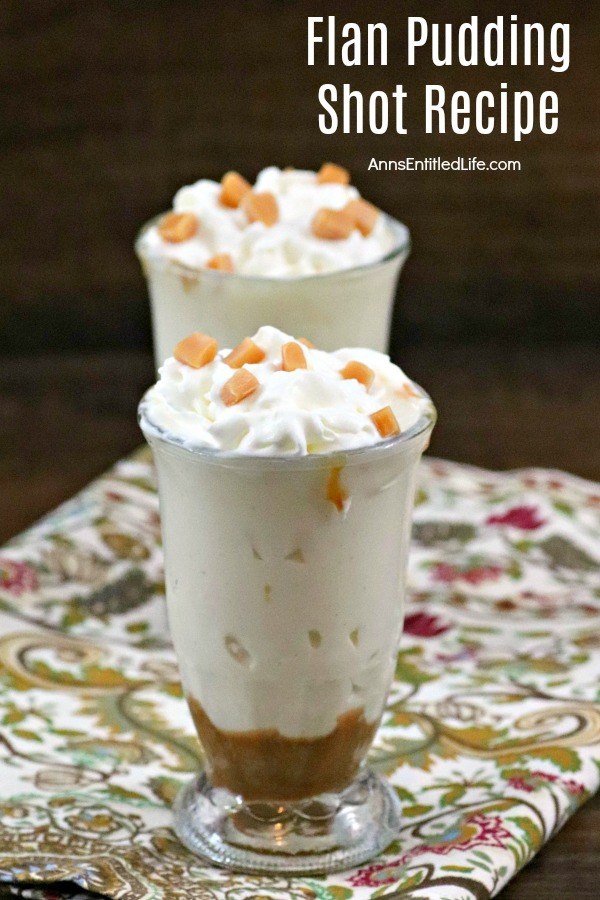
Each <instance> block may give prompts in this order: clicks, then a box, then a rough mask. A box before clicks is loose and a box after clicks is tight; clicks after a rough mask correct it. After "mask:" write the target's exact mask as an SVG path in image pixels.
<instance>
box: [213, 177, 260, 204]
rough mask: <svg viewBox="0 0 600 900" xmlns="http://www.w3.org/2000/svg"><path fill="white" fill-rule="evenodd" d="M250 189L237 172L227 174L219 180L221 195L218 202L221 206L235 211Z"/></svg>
mask: <svg viewBox="0 0 600 900" xmlns="http://www.w3.org/2000/svg"><path fill="white" fill-rule="evenodd" d="M251 190H252V188H251V186H250V185H249V184H248V182H247V181H246V179H245V178H242V176H241V175H240V174H239V172H227V173H226V174H225V175H223V177H222V178H221V194H220V196H219V200H220V201H221V203H222V204H223V206H229V207H231V209H237V208H238V206H239V205H240V203H241V202H242V200H243V199H244V197H245V196H246V194H247V193H248V192H249V191H251Z"/></svg>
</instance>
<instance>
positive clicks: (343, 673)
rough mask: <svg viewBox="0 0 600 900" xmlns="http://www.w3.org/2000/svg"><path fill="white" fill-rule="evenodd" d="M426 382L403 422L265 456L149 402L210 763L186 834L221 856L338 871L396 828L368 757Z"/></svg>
mask: <svg viewBox="0 0 600 900" xmlns="http://www.w3.org/2000/svg"><path fill="white" fill-rule="evenodd" d="M260 334H261V332H259V336H260ZM256 340H257V341H258V336H257V337H256ZM321 356H325V354H322V355H321ZM327 356H329V354H327ZM172 362H173V361H170V363H169V365H171V363H172ZM262 365H263V366H266V363H263V364H262ZM390 365H391V364H390ZM167 368H168V367H167ZM250 368H254V369H255V371H256V373H257V378H258V376H259V375H260V377H261V378H262V380H263V387H261V390H263V391H264V393H265V395H267V393H268V390H269V385H268V377H267V376H264V374H263V371H260V372H259V368H260V367H259V366H256V367H253V366H247V367H246V369H250ZM394 368H396V367H394ZM239 371H241V370H240V369H238V372H239ZM398 371H400V370H398ZM279 374H281V373H279ZM311 374H312V373H311ZM167 375H168V372H167ZM276 376H277V372H273V377H274V378H275V380H276ZM163 377H166V376H163ZM303 377H305V376H303ZM327 377H329V376H327ZM332 377H333V376H332ZM323 378H325V376H323ZM215 379H216V381H217V383H218V382H219V376H218V374H217V375H215ZM296 385H297V387H296V388H294V387H290V390H295V389H297V390H300V387H298V385H300V380H298V381H297V382H296ZM181 389H182V390H184V389H186V388H185V387H183V388H181ZM223 390H224V388H223ZM417 390H419V398H420V399H419V401H418V402H419V403H420V404H421V405H420V408H419V414H418V417H414V416H413V421H412V422H411V424H410V426H409V427H408V428H406V429H405V430H402V431H401V432H400V433H399V434H394V435H393V436H390V437H388V438H385V437H382V438H381V439H380V440H378V441H377V442H375V443H373V444H372V445H370V446H364V447H360V446H359V447H353V448H352V449H348V450H343V451H341V450H335V451H332V452H314V453H310V452H309V453H305V454H304V455H298V454H295V453H293V454H289V453H287V452H283V453H273V452H272V450H269V451H268V452H266V453H265V452H264V441H262V438H261V448H262V449H261V452H260V453H256V452H252V451H250V452H244V451H240V450H239V449H238V450H235V451H231V450H230V449H229V450H224V449H221V448H219V447H214V446H213V447H209V446H203V445H201V444H198V443H196V442H194V441H193V440H192V439H191V438H190V435H189V433H185V431H181V430H178V429H176V428H174V426H173V423H174V420H173V419H172V418H167V419H165V418H164V417H163V418H161V417H160V416H159V415H156V414H155V407H154V406H153V402H152V398H151V392H149V394H147V395H146V397H145V398H144V399H143V401H142V403H141V405H140V410H139V420H140V425H141V428H142V430H143V432H144V434H145V436H146V439H147V440H148V442H149V444H150V446H151V447H152V450H153V454H154V460H155V464H156V467H157V473H158V486H159V496H160V511H161V522H162V534H163V544H164V553H165V568H166V594H167V605H168V613H169V622H170V629H171V635H172V639H173V643H174V646H175V650H176V654H177V658H178V663H179V668H180V673H181V679H182V682H183V686H184V691H185V694H186V697H187V700H188V703H189V707H190V711H191V714H192V717H193V720H194V724H195V726H196V730H197V733H198V737H199V739H200V743H201V745H202V749H203V752H204V760H205V767H204V770H203V771H202V772H201V773H199V774H198V775H197V776H196V777H195V778H194V779H193V780H192V781H191V782H190V783H189V784H188V785H186V786H185V787H184V788H183V790H182V792H181V793H180V794H179V796H178V798H177V801H176V804H175V808H174V815H175V829H176V831H177V834H178V835H179V837H180V839H181V840H182V842H183V843H184V844H185V845H186V846H187V847H188V848H189V849H191V850H192V851H194V852H197V853H199V854H201V855H202V856H204V857H206V858H208V859H209V860H211V861H212V862H213V863H216V864H218V865H221V866H225V867H229V868H233V869H237V870H242V871H247V872H255V873H292V872H300V873H318V872H331V871H337V870H341V869H345V868H348V867H350V866H354V865H356V864H358V863H361V862H364V861H365V860H367V859H369V858H371V857H373V856H374V855H375V854H377V853H378V852H379V851H381V850H383V849H384V848H385V847H386V846H387V845H388V844H389V843H390V842H391V841H392V840H393V839H394V837H395V835H396V834H397V831H398V826H399V807H398V801H397V798H396V796H395V793H394V790H393V788H392V787H391V786H390V785H389V784H388V783H387V782H386V781H385V780H384V779H383V778H381V777H380V776H378V775H376V774H375V773H374V772H373V771H372V770H371V769H369V767H368V765H367V764H366V762H365V758H366V756H367V753H368V750H369V747H370V745H371V743H372V741H373V739H374V736H375V733H376V731H377V727H378V725H379V723H380V720H381V716H382V713H383V709H384V705H385V701H386V696H387V693H388V690H389V687H390V684H391V681H392V677H393V673H394V668H395V662H396V654H397V648H398V642H399V640H400V635H401V631H402V623H403V614H404V585H405V573H406V562H407V552H408V544H409V538H410V527H411V515H412V506H413V499H414V491H415V478H416V473H417V467H418V463H419V460H420V458H421V455H422V453H423V450H424V449H425V447H426V445H427V444H428V441H429V436H430V433H431V430H432V428H433V425H434V421H435V410H434V408H433V406H432V405H431V403H430V402H429V400H428V398H427V396H426V395H425V394H424V392H420V389H417ZM413 396H415V397H416V396H417V394H416V393H414V394H413ZM267 400H268V398H266V399H265V402H267ZM421 401H422V402H421ZM243 402H248V401H241V403H240V405H241V404H242V403H243ZM268 402H269V403H271V404H272V402H273V401H272V398H271V399H270V400H268ZM376 415H377V414H376ZM375 418H376V416H375ZM159 420H160V421H159ZM378 427H379V426H378ZM383 433H384V434H385V433H386V432H385V430H384V432H383Z"/></svg>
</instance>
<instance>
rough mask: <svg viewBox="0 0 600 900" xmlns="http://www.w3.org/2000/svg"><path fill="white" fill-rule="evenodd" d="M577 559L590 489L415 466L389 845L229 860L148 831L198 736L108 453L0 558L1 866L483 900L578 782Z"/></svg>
mask: <svg viewBox="0 0 600 900" xmlns="http://www.w3.org/2000/svg"><path fill="white" fill-rule="evenodd" d="M599 562H600V486H597V485H594V484H591V483H587V482H584V481H582V480H580V479H577V478H574V477H572V476H568V475H564V474H562V473H556V472H547V471H540V470H527V471H519V472H509V473H504V474H494V473H490V472H485V471H482V470H477V469H472V468H468V467H466V466H460V465H455V464H449V463H442V462H436V461H431V460H429V461H425V462H424V464H423V466H422V470H421V480H420V488H419V491H418V496H417V507H416V514H415V528H414V542H413V549H412V554H411V559H410V577H409V586H410V603H409V606H408V611H407V617H406V628H405V636H404V641H403V644H402V647H401V649H400V652H399V655H398V666H397V673H396V681H395V683H394V687H393V690H392V693H391V696H390V698H389V703H388V707H387V712H386V715H385V718H384V721H383V725H382V727H381V729H380V731H379V734H378V737H377V740H376V744H375V747H374V749H373V751H372V753H371V763H372V765H374V766H375V767H376V768H377V769H378V770H379V771H381V772H383V773H385V774H386V775H387V776H388V778H389V779H390V780H391V781H392V783H393V784H394V786H395V788H396V790H397V792H398V796H399V798H400V800H401V803H402V805H403V811H404V818H403V824H402V827H401V829H400V831H399V833H398V835H397V839H396V840H395V841H394V843H393V844H392V845H391V846H390V847H389V848H388V849H387V851H386V853H385V854H384V855H382V856H380V857H379V858H378V859H376V860H374V861H372V862H371V863H369V864H366V865H364V866H361V867H360V868H359V869H357V870H355V871H350V872H345V873H342V874H339V875H333V876H330V877H328V878H308V877H307V878H292V879H287V878H253V877H248V876H243V875H236V874H231V873H228V872H225V871H222V870H218V869H215V868H211V867H209V866H207V865H204V864H203V863H202V861H201V860H200V859H198V858H196V857H194V856H193V855H191V854H190V853H188V852H187V851H186V850H185V849H184V848H183V847H182V846H181V845H180V844H179V843H178V841H177V839H176V838H175V836H174V834H173V832H172V830H171V827H170V823H171V816H170V811H169V807H170V804H171V802H172V800H173V797H174V795H175V793H176V791H177V789H178V788H179V786H180V784H182V782H183V781H184V780H185V779H186V778H188V777H189V776H190V773H192V772H194V771H195V770H196V769H197V767H198V765H199V762H200V757H199V748H198V744H197V742H196V739H195V737H194V734H193V730H192V727H191V722H190V718H189V716H188V713H187V708H186V706H185V702H184V700H183V699H182V696H181V691H180V686H179V682H178V677H177V669H176V665H175V659H174V655H173V652H172V650H171V647H170V645H169V643H168V639H167V624H166V619H165V609H164V597H163V594H164V584H163V576H162V560H161V550H160V541H159V518H158V505H157V498H156V494H155V489H154V480H153V471H152V466H151V463H150V461H149V457H148V456H147V454H145V453H144V452H141V453H139V454H137V455H135V456H134V457H132V458H130V459H128V460H125V461H123V462H121V463H119V464H118V465H117V466H115V468H114V469H113V470H112V471H110V472H109V473H108V474H107V475H106V476H104V477H103V478H100V479H99V480H98V481H96V482H94V483H93V484H92V485H90V486H89V487H88V488H87V489H86V490H85V491H83V492H82V493H81V494H80V495H79V496H77V497H76V498H74V499H73V500H72V501H70V502H68V503H67V504H65V505H64V506H62V507H60V508H59V509H58V510H57V511H56V512H55V513H53V514H51V515H50V516H48V517H47V518H46V519H44V520H42V521H41V522H40V523H39V524H38V525H36V526H35V527H34V528H32V529H30V530H29V531H28V532H27V533H25V534H24V535H22V536H20V537H19V538H17V539H16V540H14V541H12V542H11V543H10V544H9V545H8V546H7V547H6V548H5V549H4V550H3V551H1V552H0V686H1V693H0V798H1V799H0V879H1V880H3V881H4V882H6V883H7V887H8V884H10V885H11V891H12V890H14V891H15V892H16V890H17V888H16V886H17V885H18V884H22V885H25V884H27V885H29V888H28V890H27V893H28V894H29V895H30V896H31V897H35V896H43V895H40V894H38V891H37V890H36V889H35V887H34V886H35V884H37V885H46V886H47V887H46V890H47V891H48V892H49V893H48V894H47V896H55V895H54V894H53V893H52V891H51V889H50V887H48V886H49V885H51V884H52V883H58V882H61V883H64V882H70V883H71V884H72V885H73V886H77V887H78V888H79V889H87V890H91V891H96V892H98V893H101V894H104V895H106V896H108V897H112V898H127V900H134V898H135V900H142V898H144V900H150V898H153V900H154V898H156V900H177V898H182V900H183V898H190V900H191V898H194V900H198V898H200V900H208V898H210V900H225V898H227V900H245V898H255V900H257V898H263V900H292V898H294V900H307V898H315V900H317V898H321V900H346V898H347V900H350V898H352V900H363V898H372V897H382V896H386V895H393V896H394V897H403V898H415V900H416V898H427V900H482V898H487V897H491V896H493V895H494V894H495V893H497V892H498V891H499V890H500V888H501V887H502V886H503V885H504V884H505V883H506V882H507V881H508V880H509V879H510V878H511V877H512V876H513V875H514V874H515V873H516V872H518V870H519V869H520V868H521V867H522V866H523V865H524V864H525V863H526V862H527V861H528V860H529V859H531V857H532V856H533V854H534V853H535V852H536V851H537V850H538V849H539V848H540V847H541V846H542V845H543V844H544V843H545V842H546V841H547V840H549V839H550V838H551V837H552V835H553V834H554V833H555V832H556V831H557V830H558V829H559V828H560V827H561V825H562V824H563V823H564V822H565V821H566V819H567V818H568V817H569V816H571V815H572V814H573V813H574V812H575V811H576V810H577V808H578V807H579V806H580V805H581V804H582V803H583V802H584V801H585V800H586V799H587V798H588V797H589V796H590V795H591V794H592V793H593V792H594V791H595V790H596V789H597V787H598V783H599V780H600V704H599V701H600V689H599V676H600V565H599ZM27 893H26V894H24V895H23V896H26V895H27ZM76 893H77V892H76V891H75V890H74V891H72V892H71V895H72V896H74V895H75V894H76ZM78 896H79V895H78Z"/></svg>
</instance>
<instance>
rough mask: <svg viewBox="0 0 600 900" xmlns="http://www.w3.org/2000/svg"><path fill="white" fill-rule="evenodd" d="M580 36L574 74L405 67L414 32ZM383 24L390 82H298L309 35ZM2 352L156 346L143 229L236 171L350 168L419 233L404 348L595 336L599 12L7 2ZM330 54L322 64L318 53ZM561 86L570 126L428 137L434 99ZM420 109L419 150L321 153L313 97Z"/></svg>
mask: <svg viewBox="0 0 600 900" xmlns="http://www.w3.org/2000/svg"><path fill="white" fill-rule="evenodd" d="M515 10H516V11H517V12H518V14H519V16H520V19H521V20H523V21H540V22H542V23H543V24H545V25H546V26H547V27H548V28H549V27H550V25H551V24H552V23H553V22H554V21H566V22H570V24H571V29H572V35H571V66H570V68H569V70H568V71H566V72H565V73H562V74H558V73H553V72H551V71H550V70H549V67H543V68H539V67H537V66H534V67H531V68H529V69H526V68H522V67H521V68H519V69H514V70H513V69H511V68H510V67H507V68H503V69H486V67H485V66H480V67H477V68H461V67H460V66H458V65H455V66H452V67H446V68H436V67H435V66H433V65H432V63H431V62H430V61H428V59H427V53H423V54H422V55H421V56H420V57H419V59H420V62H419V64H418V65H417V66H415V67H414V68H413V67H410V68H409V67H408V66H406V65H405V58H406V46H405V45H406V37H405V35H406V24H405V20H406V16H407V15H410V14H419V15H425V16H429V18H430V20H431V21H441V22H445V21H452V22H455V23H460V22H462V21H464V20H466V19H467V17H468V16H470V15H471V14H478V15H479V16H480V21H481V22H482V23H485V22H486V21H489V20H490V19H492V18H494V17H495V16H496V15H499V14H501V13H503V14H505V15H507V16H508V15H509V14H510V13H512V12H515ZM315 13H319V14H322V15H328V14H337V16H338V21H341V22H342V23H343V22H345V21H357V22H359V23H361V24H365V23H367V22H369V21H384V22H385V23H386V24H387V26H388V30H389V35H390V60H389V65H388V67H387V68H384V69H382V68H380V67H368V66H366V65H364V66H362V67H360V68H356V67H355V68H344V67H343V66H341V65H338V66H336V67H335V68H334V69H333V68H330V67H329V66H327V65H324V64H322V63H321V64H319V65H317V66H315V67H314V68H309V67H308V66H307V64H306V17H307V15H309V14H312V15H314V14H315ZM0 29H1V52H0V79H1V82H2V101H1V102H2V110H1V113H2V115H1V120H0V121H1V126H0V127H1V134H2V143H1V146H0V166H1V169H0V193H1V195H2V203H1V204H0V258H1V260H2V265H1V266H0V299H1V309H0V349H1V350H3V351H7V352H17V351H28V350H30V349H35V350H44V351H46V350H49V349H62V350H64V349H73V348H74V347H77V348H86V349H88V348H94V349H98V348H106V347H110V348H113V347H117V346H118V347H126V348H131V347H132V346H134V347H137V348H141V347H146V346H148V342H149V319H148V311H147V307H146V300H145V293H144V285H143V282H142V278H141V275H140V273H139V271H138V267H137V262H136V260H135V258H134V256H133V253H132V249H131V247H132V243H133V240H134V236H135V233H136V231H137V229H138V228H139V227H140V225H141V224H142V223H143V222H144V221H145V220H146V219H148V218H149V217H150V216H152V215H153V214H155V213H156V212H159V211H161V210H162V209H164V208H166V207H168V206H169V204H170V200H171V197H172V195H173V193H174V191H175V190H176V189H177V188H178V187H179V186H180V185H182V184H183V183H187V182H190V181H193V180H195V179H196V178H198V177H200V176H210V177H215V178H218V177H220V175H221V174H222V173H223V171H224V170H226V169H228V168H238V169H241V170H242V171H243V172H244V173H245V174H246V175H247V176H249V177H252V176H254V175H255V173H256V172H257V171H258V170H259V169H260V168H261V167H262V166H264V165H265V164H269V163H273V162H276V163H279V164H281V165H287V164H292V165H297V166H318V165H319V164H320V163H321V161H322V160H323V159H329V158H331V159H334V160H339V161H340V162H342V163H344V164H346V165H347V166H349V168H350V169H351V170H352V173H353V176H354V179H355V181H356V183H357V185H358V186H359V187H360V188H361V189H362V190H363V192H364V193H365V194H366V195H367V196H369V197H370V198H372V199H373V200H374V201H375V202H377V203H378V204H380V205H381V206H382V207H384V208H385V209H387V210H389V211H390V212H391V213H393V214H394V215H396V216H398V217H400V218H401V219H403V220H404V221H405V222H406V223H407V224H408V225H409V226H410V228H411V230H412V232H413V237H414V252H413V255H412V259H411V261H410V263H409V265H408V267H407V269H406V273H405V277H404V280H403V284H402V290H401V304H400V306H399V311H398V316H397V318H396V327H395V341H394V347H395V348H398V349H401V347H402V346H404V345H406V344H407V343H425V342H430V341H431V340H440V341H443V342H448V341H453V342H455V341H472V340H474V339H485V340H488V339H490V340H497V341H503V342H506V343H509V344H512V345H514V344H516V343H521V344H530V343H542V342H546V341H560V342H563V341H566V340H575V341H579V340H584V341H589V340H590V339H591V338H592V337H593V336H594V335H595V336H598V334H599V325H600V322H599V316H598V303H599V277H598V256H599V255H598V247H599V246H600V219H599V199H600V179H599V177H598V172H599V164H600V136H599V132H598V116H597V113H598V108H597V106H598V97H599V88H600V76H599V72H598V49H599V48H598V37H599V35H600V5H598V4H597V3H575V2H555V0H546V2H521V3H519V4H517V5H516V6H515V4H514V3H506V2H503V0H493V2H487V0H439V2H427V0H407V2H403V3H399V2H397V0H379V2H377V3H375V2H372V3H371V2H368V0H367V2H365V0H362V2H356V0H344V2H332V3H327V4H323V3H320V4H314V3H311V2H300V0H298V2H294V0H287V2H286V0H241V2H222V0H221V2H210V0H208V2H207V0H203V2H200V3H199V2H198V0H146V2H138V0H112V2H111V0H87V2H85V3H81V2H77V0H30V2H28V3H27V4H25V5H24V4H23V3H21V2H19V0H4V2H3V3H2V4H1V6H0ZM321 58H323V57H321ZM503 80H507V81H508V83H509V86H510V87H511V88H516V89H523V88H527V89H529V90H531V91H533V92H534V93H535V94H536V95H537V94H539V92H541V91H543V90H546V89H553V90H556V91H557V92H558V94H559V99H560V126H559V131H558V133H557V134H556V135H554V136H543V135H540V134H537V135H533V136H530V137H528V138H525V139H524V140H523V141H522V142H521V143H520V144H519V143H514V142H513V140H512V138H511V136H510V135H500V134H496V135H490V136H481V135H478V134H477V133H475V134H471V135H465V136H454V135H450V134H446V135H445V136H443V137H439V136H436V135H426V134H425V133H424V116H423V112H422V107H423V94H424V88H423V86H424V84H425V83H441V84H443V85H444V86H445V87H446V89H447V90H448V91H452V90H456V89H459V88H461V89H468V90H470V91H473V92H476V91H477V90H481V89H484V88H487V89H491V90H494V89H496V88H497V87H498V86H499V84H500V82H501V81H503ZM326 81H333V82H335V83H336V84H338V85H339V84H342V83H343V82H344V81H348V82H351V83H352V86H353V87H356V88H359V89H361V90H363V91H365V92H370V91H372V90H374V89H384V90H385V89H387V90H390V89H392V88H393V86H394V85H395V84H396V83H397V82H400V83H403V84H404V86H405V88H406V90H407V91H408V95H409V97H408V101H407V113H408V128H409V135H408V136H406V137H399V136H398V135H396V134H395V133H394V131H393V130H391V131H390V133H389V134H387V135H382V136H374V135H369V134H363V135H354V136H352V135H344V134H341V133H338V134H336V135H331V136H326V135H321V134H320V132H319V130H318V126H317V116H318V112H319V105H318V101H317V91H318V87H319V85H320V84H322V83H323V82H326ZM438 154H440V155H443V156H445V157H448V158H453V157H454V156H456V155H458V154H464V155H465V156H471V155H477V156H479V157H481V158H483V159H486V160H487V159H493V158H495V159H519V160H520V161H521V162H522V171H521V172H520V173H479V174H476V175H469V174H462V173H446V174H436V173H407V174H400V173H377V172H367V166H368V162H369V160H370V158H371V157H372V156H375V157H377V158H381V159H387V158H393V159H396V158H399V157H404V156H415V157H422V156H431V155H438Z"/></svg>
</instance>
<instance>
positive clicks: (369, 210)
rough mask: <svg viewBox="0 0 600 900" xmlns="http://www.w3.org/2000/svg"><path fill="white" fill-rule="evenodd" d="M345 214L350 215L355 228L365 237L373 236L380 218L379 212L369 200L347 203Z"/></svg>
mask: <svg viewBox="0 0 600 900" xmlns="http://www.w3.org/2000/svg"><path fill="white" fill-rule="evenodd" d="M344 212H346V213H348V215H349V216H350V218H351V219H352V221H353V222H354V227H355V228H358V230H359V231H360V233H361V234H362V235H364V237H368V236H369V235H370V234H371V232H372V231H373V229H374V228H375V225H376V224H377V219H378V218H379V210H378V209H377V207H376V206H373V204H372V203H369V202H368V201H367V200H361V199H358V200H350V201H349V202H348V203H346V205H345V207H344Z"/></svg>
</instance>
